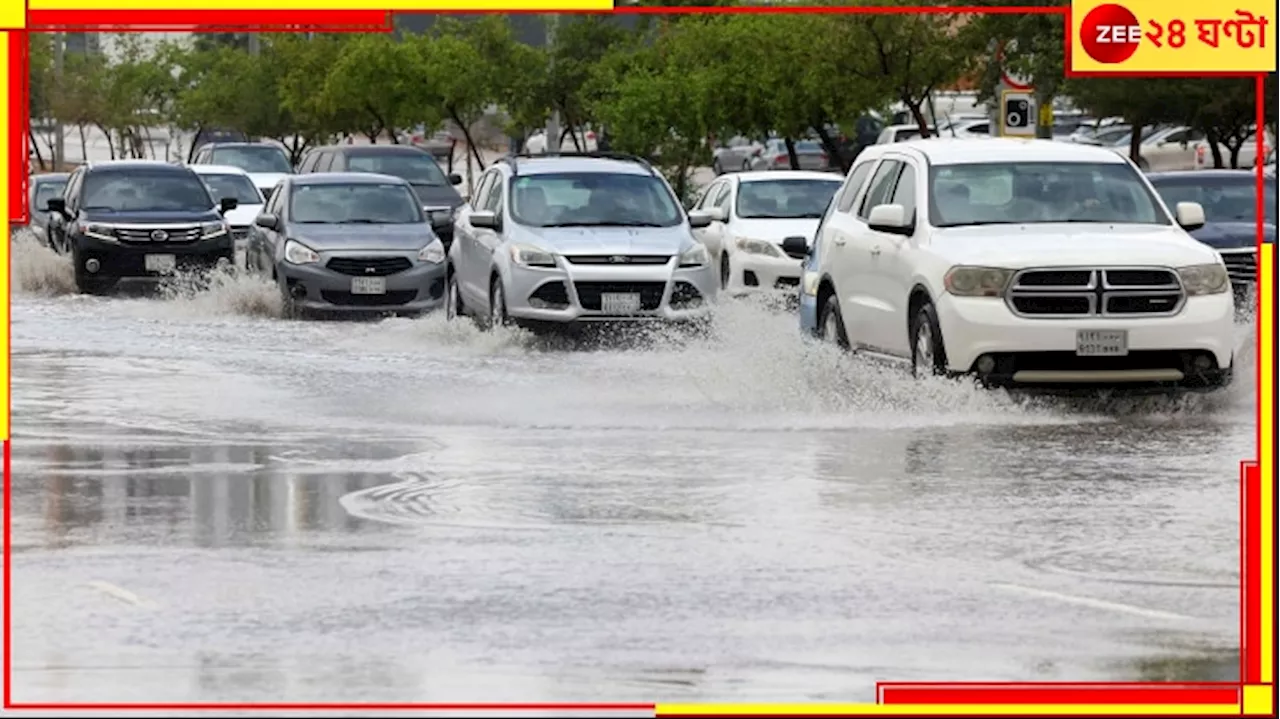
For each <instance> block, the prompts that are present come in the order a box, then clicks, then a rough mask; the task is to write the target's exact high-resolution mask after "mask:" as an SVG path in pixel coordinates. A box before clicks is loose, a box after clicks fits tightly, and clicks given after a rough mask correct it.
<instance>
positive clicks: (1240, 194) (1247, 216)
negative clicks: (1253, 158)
mask: <svg viewBox="0 0 1280 719" xmlns="http://www.w3.org/2000/svg"><path fill="white" fill-rule="evenodd" d="M1151 184H1153V185H1155V187H1156V192H1159V193H1160V198H1161V199H1163V200H1164V204H1165V206H1167V207H1168V208H1169V209H1170V210H1174V209H1175V208H1176V207H1177V206H1178V203H1179V202H1198V203H1200V206H1201V207H1203V208H1204V218H1205V220H1207V221H1209V222H1257V220H1258V189H1257V188H1258V186H1257V181H1256V180H1255V179H1254V178H1253V177H1252V174H1251V175H1250V176H1249V177H1243V176H1242V177H1241V178H1240V179H1230V180H1226V179H1212V180H1210V179H1201V178H1199V177H1196V178H1186V179H1182V178H1179V179H1165V178H1152V180H1151ZM1262 187H1263V203H1262V204H1263V208H1264V210H1263V212H1264V214H1263V217H1264V218H1265V219H1266V221H1267V222H1270V223H1271V224H1275V222H1276V183H1275V182H1274V181H1273V182H1266V183H1264V184H1263V186H1262Z"/></svg>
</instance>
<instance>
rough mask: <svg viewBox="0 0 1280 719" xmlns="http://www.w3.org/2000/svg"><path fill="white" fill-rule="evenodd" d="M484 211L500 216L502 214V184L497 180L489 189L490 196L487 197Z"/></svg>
mask: <svg viewBox="0 0 1280 719" xmlns="http://www.w3.org/2000/svg"><path fill="white" fill-rule="evenodd" d="M484 209H486V210H488V211H489V212H492V213H494V214H498V213H501V212H502V183H501V182H500V181H497V180H495V181H494V183H493V185H492V186H491V187H490V188H489V195H488V196H487V197H485V200H484Z"/></svg>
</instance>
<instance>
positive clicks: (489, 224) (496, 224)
mask: <svg viewBox="0 0 1280 719" xmlns="http://www.w3.org/2000/svg"><path fill="white" fill-rule="evenodd" d="M469 220H470V222H471V226H472V227H480V228H483V229H486V230H493V231H494V232H497V231H498V230H500V229H502V220H501V218H499V217H498V215H497V214H495V213H493V212H490V211H488V210H480V211H479V212H472V213H471V217H470V218H469Z"/></svg>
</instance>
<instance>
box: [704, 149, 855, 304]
mask: <svg viewBox="0 0 1280 719" xmlns="http://www.w3.org/2000/svg"><path fill="white" fill-rule="evenodd" d="M843 181H844V178H843V177H841V176H840V175H835V174H832V173H829V172H805V171H799V170H778V171H759V172H742V173H737V174H733V175H725V176H723V177H721V178H719V179H717V180H716V181H715V182H713V183H711V185H710V186H708V187H707V189H706V191H705V192H703V194H702V197H701V198H699V199H698V201H697V203H695V205H694V208H693V211H692V212H693V213H694V214H698V215H703V216H706V217H708V218H709V219H710V220H711V224H710V225H708V226H707V227H705V228H703V229H699V230H695V231H694V233H695V236H696V237H697V238H698V241H700V242H702V244H704V245H706V247H707V250H708V252H709V253H710V255H711V259H712V261H713V262H714V263H715V264H716V267H717V269H718V271H719V274H720V287H721V289H724V290H730V291H733V290H737V291H743V290H748V291H749V290H753V289H775V290H783V289H793V288H795V287H797V286H798V285H799V284H800V273H801V268H800V261H801V260H803V259H804V255H805V252H806V250H805V249H804V248H807V246H808V245H809V244H810V243H812V242H813V235H814V233H815V232H816V231H817V229H818V220H819V218H821V217H822V213H823V211H825V210H826V209H827V204H828V203H829V202H830V201H831V197H832V195H834V194H835V192H836V190H838V189H840V184H841V183H842V182H843ZM788 239H790V242H787V240H788ZM784 244H786V249H784Z"/></svg>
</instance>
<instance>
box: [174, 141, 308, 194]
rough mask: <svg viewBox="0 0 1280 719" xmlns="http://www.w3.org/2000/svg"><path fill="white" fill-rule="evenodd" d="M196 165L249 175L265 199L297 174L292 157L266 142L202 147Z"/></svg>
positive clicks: (280, 148)
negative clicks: (281, 183) (292, 163)
mask: <svg viewBox="0 0 1280 719" xmlns="http://www.w3.org/2000/svg"><path fill="white" fill-rule="evenodd" d="M191 164H192V165H230V166H232V167H238V168H240V169H241V170H244V171H245V172H247V173H249V177H250V178H251V179H252V180H253V184H254V185H255V186H256V187H257V188H258V191H259V192H261V193H262V196H263V197H265V198H270V197H271V191H272V190H273V189H275V186H276V185H277V184H279V183H280V180H283V179H284V178H285V177H288V176H289V175H290V174H292V173H293V167H292V166H291V165H290V164H289V155H288V153H286V152H285V151H284V148H282V147H280V146H279V145H271V144H268V143H265V142H214V143H210V144H208V145H205V146H204V147H202V148H200V151H199V152H197V153H196V156H195V158H194V159H193V160H192V161H191Z"/></svg>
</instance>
